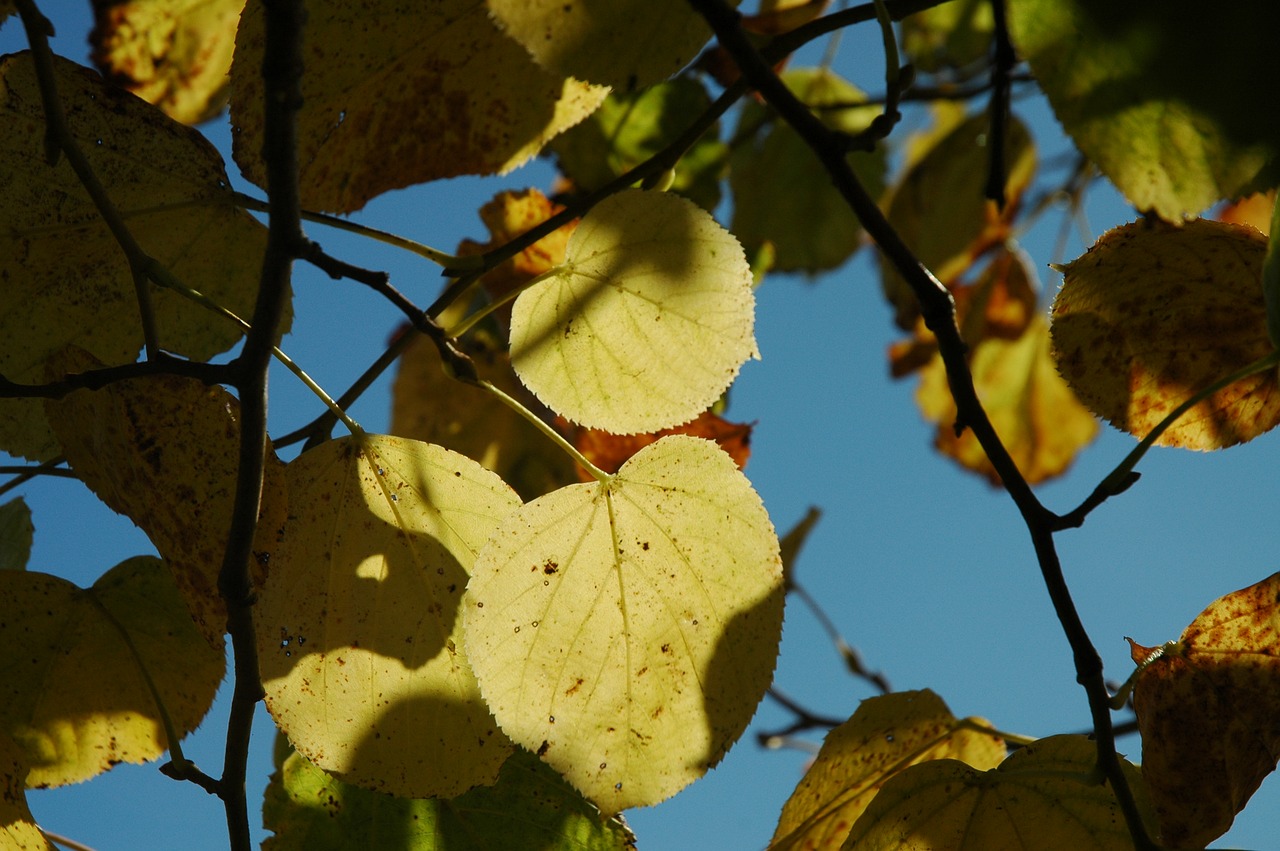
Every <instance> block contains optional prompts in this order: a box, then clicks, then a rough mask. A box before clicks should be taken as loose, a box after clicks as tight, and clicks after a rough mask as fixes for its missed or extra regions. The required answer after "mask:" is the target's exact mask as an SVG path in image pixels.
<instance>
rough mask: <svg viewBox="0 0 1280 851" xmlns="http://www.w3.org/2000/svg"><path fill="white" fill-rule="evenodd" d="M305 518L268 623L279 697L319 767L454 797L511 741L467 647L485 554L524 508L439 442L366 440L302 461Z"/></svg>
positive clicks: (326, 448) (279, 553) (276, 707)
mask: <svg viewBox="0 0 1280 851" xmlns="http://www.w3.org/2000/svg"><path fill="white" fill-rule="evenodd" d="M287 475H288V481H289V492H290V505H291V508H290V515H289V521H288V523H287V524H286V525H285V527H284V530H283V533H282V535H281V538H280V542H279V544H278V545H277V546H276V547H275V549H274V550H273V551H272V553H271V574H270V576H269V577H268V579H267V582H266V584H265V586H264V587H263V589H262V593H261V595H260V597H259V601H258V604H257V606H256V607H255V608H254V623H255V625H256V627H257V635H258V658H259V664H260V666H261V668H262V679H263V685H264V687H265V688H266V693H267V694H266V702H267V708H268V709H269V710H270V711H271V715H272V717H273V718H274V719H275V721H276V723H277V724H278V725H279V727H280V728H281V729H282V730H283V731H284V732H285V733H287V734H288V736H289V741H290V742H292V743H293V745H294V747H296V748H297V749H298V751H299V752H300V753H302V754H303V755H304V756H306V757H307V758H308V759H310V760H312V761H314V762H315V763H316V764H317V765H318V766H320V767H321V768H324V769H325V770H326V771H329V772H331V773H333V774H334V775H336V776H337V777H339V778H341V779H343V780H345V781H346V782H348V783H353V784H356V785H359V786H363V787H365V788H367V789H372V790H374V791H379V792H386V793H389V794H393V795H397V796H401V797H416V798H425V797H437V796H438V797H444V798H447V797H451V796H453V795H457V794H460V793H462V792H464V791H466V790H467V789H469V788H471V787H473V786H479V785H484V784H489V783H492V782H493V781H494V779H495V778H496V777H497V775H498V769H499V767H500V766H501V765H502V762H503V760H505V759H506V757H507V754H508V753H509V752H510V750H511V743H510V742H509V741H508V740H507V739H506V737H505V736H503V735H502V734H501V733H500V732H498V729H497V727H496V725H495V724H494V722H493V718H492V717H491V716H490V715H489V710H488V708H486V706H485V704H484V702H483V701H482V700H481V699H480V692H479V689H478V688H477V686H476V682H475V677H474V676H473V674H472V672H471V666H470V665H469V664H468V662H467V659H466V657H465V656H464V655H463V653H462V649H461V644H462V641H461V633H460V631H459V630H460V626H459V623H458V621H459V617H458V607H459V605H460V602H461V600H462V593H463V589H464V588H465V587H466V584H467V576H468V573H469V572H470V570H471V565H472V561H473V560H474V558H475V553H476V551H477V550H478V549H479V548H480V547H481V545H482V544H484V542H485V540H487V539H488V537H489V535H490V534H491V533H492V532H493V531H494V529H495V528H497V524H498V521H499V520H501V519H502V517H504V516H505V515H507V514H508V513H510V512H511V511H512V510H513V509H515V508H516V507H517V506H519V504H520V500H519V498H518V497H517V496H516V495H515V493H514V492H513V491H512V490H511V489H510V488H508V487H507V486H506V485H505V484H504V483H503V482H502V480H500V479H499V478H498V477H497V476H495V475H494V474H493V473H491V472H489V471H488V470H485V469H484V468H483V467H481V466H480V465H478V464H476V463H475V462H474V461H472V460H470V459H468V458H466V457H464V456H462V455H459V454H457V453H455V452H450V451H448V450H447V449H443V448H441V447H439V446H433V445H431V444H426V443H418V442H416V441H412V440H406V439H403V438H398V437H390V436H378V435H360V436H353V437H349V438H344V439H341V440H334V441H330V442H328V443H324V444H321V445H320V446H318V447H316V448H315V449H312V450H310V451H308V452H305V453H303V454H302V455H301V456H299V457H298V458H297V459H296V460H294V461H293V462H292V463H290V464H289V466H288V469H287Z"/></svg>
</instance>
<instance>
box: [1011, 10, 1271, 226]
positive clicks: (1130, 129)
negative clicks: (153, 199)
mask: <svg viewBox="0 0 1280 851" xmlns="http://www.w3.org/2000/svg"><path fill="white" fill-rule="evenodd" d="M1009 27H1010V35H1011V36H1012V38H1013V40H1014V44H1015V46H1016V47H1017V51H1018V55H1020V56H1022V57H1023V58H1025V59H1026V60H1027V61H1028V62H1029V63H1030V65H1031V69H1032V71H1033V72H1034V73H1035V76H1036V79H1037V80H1038V81H1039V83H1040V85H1041V88H1042V89H1043V90H1044V93H1045V94H1046V95H1047V96H1048V98H1049V103H1050V104H1051V105H1052V106H1053V110H1054V112H1055V114H1056V115H1057V117H1058V120H1059V121H1061V122H1062V126H1063V129H1065V130H1066V131H1067V133H1068V134H1070V136H1071V137H1072V139H1073V140H1074V141H1075V143H1076V145H1077V146H1078V147H1079V149H1080V152H1081V153H1082V154H1084V155H1085V157H1087V158H1088V159H1090V160H1092V161H1093V162H1094V163H1096V164H1097V165H1098V167H1099V168H1100V169H1101V170H1102V172H1103V173H1104V174H1105V175H1106V176H1107V177H1108V178H1110V179H1111V181H1112V182H1113V183H1114V184H1115V185H1116V186H1117V187H1118V188H1119V189H1120V191H1121V192H1123V193H1124V195H1125V197H1127V198H1128V199H1129V202H1130V203H1132V204H1133V206H1135V207H1137V208H1138V209H1139V210H1143V211H1146V210H1152V211H1154V212H1155V213H1156V214H1157V215H1159V216H1161V217H1162V218H1165V219H1168V220H1171V221H1180V220H1181V219H1182V218H1183V217H1184V216H1188V215H1194V214H1196V213H1199V212H1200V211H1202V210H1204V209H1205V208H1207V207H1209V206H1210V205H1211V204H1213V203H1215V202H1216V201H1218V200H1220V199H1223V198H1233V197H1236V196H1237V195H1240V194H1242V193H1244V192H1245V191H1248V190H1249V189H1250V187H1251V184H1253V183H1254V182H1255V181H1261V182H1263V183H1265V186H1253V187H1252V188H1254V189H1256V188H1266V187H1270V186H1273V185H1275V178H1276V176H1277V175H1276V174H1275V172H1274V167H1273V166H1269V165H1268V163H1273V164H1274V162H1275V161H1276V158H1277V155H1280V116H1277V115H1276V114H1275V112H1274V111H1269V110H1259V109H1258V108H1257V104H1260V103H1272V102H1275V101H1276V99H1277V98H1280V80H1278V79H1277V77H1276V75H1275V73H1274V67H1273V65H1274V63H1273V62H1272V60H1271V59H1269V58H1267V57H1269V56H1271V54H1272V52H1273V50H1274V39H1273V34H1274V33H1275V32H1276V30H1277V28H1278V27H1280V8H1278V7H1276V6H1275V5H1274V4H1270V3H1219V4H1214V6H1213V7H1212V8H1210V9H1206V8H1205V7H1204V5H1203V4H1201V3H1198V2H1196V0H1172V2H1167V3H1161V4H1159V5H1158V6H1145V5H1134V4H1129V3H1107V2H1099V0H1069V2H1062V1H1061V0H1015V2H1011V3H1010V4H1009ZM1188 57H1196V61H1194V62H1188Z"/></svg>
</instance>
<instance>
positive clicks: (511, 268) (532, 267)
mask: <svg viewBox="0 0 1280 851" xmlns="http://www.w3.org/2000/svg"><path fill="white" fill-rule="evenodd" d="M563 209H564V207H562V206H561V205H559V204H556V203H554V202H552V201H551V200H550V199H549V198H547V196H545V195H543V194H542V193H541V192H539V191H538V190H537V189H525V190H523V191H519V192H512V191H504V192H499V193H498V194H497V195H495V196H494V197H493V199H492V200H491V201H489V202H488V203H487V204H485V205H484V206H483V207H481V208H480V220H481V221H482V222H484V224H485V227H487V228H488V229H489V241H488V242H484V243H479V242H475V241H474V240H470V239H464V240H463V241H462V242H461V243H460V244H459V245H458V254H459V255H461V256H463V257H466V256H469V255H474V254H483V253H484V252H486V251H490V250H492V249H494V248H497V247H499V246H502V245H505V244H507V243H508V242H510V241H511V240H513V239H515V238H516V237H518V236H521V235H523V234H525V233H527V232H528V231H530V230H532V229H533V228H535V227H537V226H538V225H540V224H542V223H543V222H545V221H546V220H547V219H549V218H551V217H552V216H554V215H556V214H557V213H559V212H560V211H561V210H563ZM577 226H578V220H577V219H574V220H572V221H571V222H569V223H568V224H565V225H562V226H561V227H559V228H557V229H556V230H554V231H552V232H551V233H549V234H547V235H546V236H544V237H543V238H542V239H540V240H538V241H537V242H535V243H534V244H533V245H530V246H529V247H528V248H526V249H524V250H523V251H521V252H520V253H519V254H517V255H516V256H514V257H512V258H511V259H510V260H507V261H505V262H503V263H502V264H501V265H500V266H498V267H496V268H495V269H493V270H492V271H491V272H489V273H488V274H486V275H485V276H484V278H482V279H481V282H482V283H483V284H484V288H485V290H486V291H487V292H488V293H489V296H490V297H491V298H494V299H498V298H502V297H503V296H505V295H506V294H507V293H509V292H511V291H512V290H514V289H516V288H517V287H520V286H523V285H524V284H526V283H528V282H529V281H530V280H532V279H533V278H535V277H537V276H538V275H541V274H542V273H543V272H546V271H547V270H548V269H551V268H552V267H554V266H557V265H559V264H561V263H563V262H564V251H565V246H566V245H568V243H569V236H570V235H571V234H572V233H573V230H574V228H576V227H577Z"/></svg>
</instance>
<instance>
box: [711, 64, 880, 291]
mask: <svg viewBox="0 0 1280 851" xmlns="http://www.w3.org/2000/svg"><path fill="white" fill-rule="evenodd" d="M782 79H783V81H784V82H785V83H786V84H787V86H788V87H789V88H790V89H791V90H792V91H793V92H795V94H796V96H797V97H798V98H800V99H801V100H802V101H804V103H805V104H807V105H808V106H809V107H811V108H813V109H815V110H817V111H818V114H819V115H820V116H822V118H823V120H824V121H825V122H826V123H827V125H828V126H830V127H832V128H833V129H836V130H840V131H842V132H845V133H860V132H861V131H863V130H865V129H866V128H867V126H868V125H869V124H870V123H871V121H872V120H873V119H874V118H875V117H876V116H877V115H879V114H880V108H879V107H874V106H870V107H863V106H848V105H849V104H860V103H862V102H864V101H865V100H866V95H864V94H863V93H862V92H861V91H859V90H858V89H857V88H855V87H854V86H853V85H851V84H850V83H849V82H847V81H846V80H844V79H842V78H841V77H839V76H837V75H835V74H833V73H831V72H830V71H828V70H826V69H823V68H804V69H797V70H794V71H789V72H787V73H786V74H784V75H783V78H782ZM837 105H844V106H845V108H841V109H828V108H826V107H833V106H837ZM767 114H768V113H767V112H766V111H765V110H764V108H763V107H760V106H749V107H748V108H747V109H745V110H744V111H743V115H742V122H741V126H742V127H744V128H746V127H751V126H752V125H755V124H757V123H758V122H761V121H764V120H765V116H766V115H767ZM848 161H849V165H850V167H851V168H852V169H853V170H854V173H855V174H856V175H857V176H858V179H859V180H860V181H861V182H862V184H863V185H864V186H866V187H867V191H868V192H870V193H871V194H873V195H878V194H879V193H880V191H881V189H883V187H884V171H885V153H884V151H883V150H881V149H877V150H876V151H875V152H872V153H868V152H859V153H853V154H850V155H849V157H848ZM729 185H730V187H731V188H732V189H733V201H734V208H733V224H732V228H731V229H732V230H733V233H734V234H735V235H737V237H738V238H739V239H741V240H742V243H743V245H744V246H746V249H747V251H748V253H754V252H755V251H756V250H757V249H758V248H759V247H760V246H761V245H762V244H764V243H765V242H771V243H773V246H774V249H775V250H776V252H777V254H776V258H775V262H774V268H776V269H778V270H780V271H784V272H785V271H799V272H807V273H814V272H819V271H822V270H824V269H834V268H835V267H837V266H839V265H840V264H841V263H844V262H845V261H846V260H848V259H849V257H850V256H851V255H852V254H853V252H854V251H855V250H857V248H858V246H859V245H861V244H862V227H861V225H859V223H858V219H857V217H856V216H855V215H854V214H853V211H852V210H851V209H850V208H849V204H848V202H846V201H845V200H844V197H843V196H841V195H840V193H839V191H838V190H837V189H836V188H835V186H834V185H832V183H831V176H830V175H829V174H827V170H826V168H825V167H823V165H822V163H821V162H820V161H819V160H818V158H817V157H816V156H814V154H813V151H812V150H810V149H809V146H808V145H807V144H806V143H805V141H804V140H803V139H802V138H800V136H799V134H797V133H796V131H795V130H793V129H792V128H791V125H789V124H787V123H786V122H783V121H778V120H776V119H775V120H774V121H773V122H772V124H771V126H770V127H769V129H768V131H767V132H766V133H765V135H764V139H763V140H762V141H761V142H760V143H759V144H758V145H743V146H741V147H739V148H738V149H737V150H736V152H735V154H734V158H733V162H732V169H731V170H730V172H729Z"/></svg>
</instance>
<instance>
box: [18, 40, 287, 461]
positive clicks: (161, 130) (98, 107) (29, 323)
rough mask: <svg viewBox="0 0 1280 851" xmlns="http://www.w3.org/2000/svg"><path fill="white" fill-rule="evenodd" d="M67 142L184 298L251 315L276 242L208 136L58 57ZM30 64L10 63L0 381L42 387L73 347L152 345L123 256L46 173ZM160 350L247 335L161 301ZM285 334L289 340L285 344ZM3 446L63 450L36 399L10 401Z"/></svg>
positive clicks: (69, 184)
mask: <svg viewBox="0 0 1280 851" xmlns="http://www.w3.org/2000/svg"><path fill="white" fill-rule="evenodd" d="M54 70H55V73H56V78H57V84H58V92H59V95H60V97H61V99H62V102H63V104H64V105H65V108H66V111H67V122H68V124H69V126H70V129H71V134H72V136H74V138H75V139H76V141H77V143H78V145H79V147H80V149H81V150H82V151H83V153H84V154H85V156H86V158H87V159H88V161H89V164H90V166H92V167H93V170H94V172H95V174H97V176H98V179H99V180H100V181H101V182H102V185H103V187H104V188H105V189H106V191H107V193H108V194H109V195H110V196H111V199H112V201H113V202H114V204H115V206H116V207H117V208H118V209H119V210H120V212H121V214H122V215H123V216H124V217H125V222H126V224H127V225H128V227H129V229H130V231H131V232H132V233H133V235H134V237H135V238H136V239H137V240H138V242H139V243H140V244H141V245H142V247H143V248H144V249H145V250H146V251H148V252H149V253H150V254H151V256H152V257H154V258H155V259H156V260H158V261H159V262H160V263H161V264H163V265H164V266H165V267H166V268H168V269H169V271H171V272H172V273H173V274H174V275H175V276H176V277H177V278H178V279H179V280H180V281H182V282H183V283H184V284H185V285H187V286H189V287H191V288H193V289H196V290H199V291H200V292H202V293H204V294H205V295H207V296H208V297H209V298H211V299H213V300H214V301H216V302H218V303H219V304H221V305H223V306H224V307H226V308H228V309H230V310H232V311H234V312H236V313H238V314H239V315H241V316H246V317H247V316H251V315H252V312H253V304H254V297H255V295H256V294H257V291H258V278H259V275H260V273H261V271H262V270H261V264H262V255H261V252H262V250H263V249H264V248H265V246H266V239H265V237H266V230H265V229H264V228H263V227H262V225H260V224H259V223H258V222H257V221H255V220H254V219H253V217H252V216H249V215H248V214H247V213H245V212H243V211H241V210H236V209H235V208H234V207H232V201H231V188H230V186H229V185H228V183H227V176H226V172H225V171H224V170H223V166H222V158H221V157H220V156H219V155H218V152H217V151H216V150H214V148H213V146H212V145H210V144H209V143H208V142H207V141H206V140H205V139H204V138H203V137H202V136H201V135H200V134H199V133H197V132H196V131H195V130H192V129H191V128H188V127H183V126H182V125H180V124H178V123H176V122H174V121H173V120H172V119H170V118H168V117H167V116H165V115H164V114H163V113H162V112H160V111H159V110H158V109H156V108H155V107H153V106H150V105H149V104H146V103H144V102H143V101H141V100H139V99H137V98H135V97H134V96H133V95H130V94H128V93H125V92H121V91H120V90H118V89H115V88H113V87H110V86H107V85H106V84H105V83H103V82H102V80H101V78H99V77H98V75H97V74H94V73H93V72H91V71H89V70H87V69H85V68H82V67H80V66H78V65H76V64H74V63H72V62H69V61H67V60H63V59H58V58H57V57H55V64H54ZM44 127H45V124H44V109H43V107H42V106H41V101H40V93H39V90H38V87H37V85H36V77H35V69H34V66H33V64H32V60H31V57H30V55H29V54H19V55H17V56H10V57H5V58H4V59H2V60H0V185H2V186H4V187H5V202H4V204H3V205H0V280H3V281H4V282H5V284H4V286H3V287H0V316H4V318H5V333H4V334H3V335H0V374H2V375H4V376H5V377H6V378H8V379H10V380H12V381H20V382H39V381H43V380H44V378H45V374H44V366H45V361H46V360H47V359H48V358H49V357H50V356H51V355H52V354H53V353H54V352H56V351H58V350H59V349H61V348H62V347H63V345H65V344H67V343H74V344H75V345H77V346H79V347H81V348H83V349H86V350H88V351H90V352H92V353H93V354H94V355H95V356H96V357H97V358H98V359H99V360H100V361H103V362H105V363H107V364H112V365H115V364H121V363H128V362H131V361H133V360H134V358H135V357H136V356H137V353H138V349H139V348H140V347H141V345H142V328H141V324H140V322H139V318H138V304H137V298H136V297H135V295H134V284H133V278H132V276H131V274H130V271H129V267H128V263H127V262H126V260H125V258H124V255H123V254H122V253H121V251H120V246H119V244H118V243H117V242H116V240H115V239H114V237H112V235H111V233H110V231H108V230H107V227H106V225H105V224H103V222H102V220H101V219H100V218H99V216H98V214H97V211H96V208H95V207H94V205H93V203H92V202H91V201H90V199H89V196H88V194H87V193H86V192H85V190H84V187H83V186H81V184H80V181H79V180H78V179H77V178H76V176H75V173H74V172H73V171H72V170H71V168H70V167H69V166H68V165H67V164H66V163H65V162H63V163H61V164H60V165H57V166H51V165H49V164H48V163H47V162H46V160H45V152H44V137H45V134H44ZM152 299H153V303H154V308H155V315H156V324H157V326H158V330H159V337H160V340H159V342H160V345H161V347H162V348H165V349H167V350H168V351H170V352H175V353H177V354H181V355H184V356H186V357H190V358H192V359H194V360H206V359H208V358H210V357H212V356H213V355H215V354H217V353H218V352H221V351H223V350H225V349H227V348H229V347H230V346H231V345H232V344H234V343H235V342H236V341H237V340H238V339H239V338H240V329H239V328H238V327H237V326H236V325H235V324H233V323H231V322H228V321H227V320H226V319H224V318H222V317H220V316H216V315H214V314H213V313H210V312H209V311H208V310H206V309H205V308H203V307H200V306H198V305H196V304H194V303H192V302H190V301H188V300H187V299H185V298H183V297H182V296H180V295H178V294H177V293H175V292H172V291H170V290H160V289H158V288H153V292H152ZM286 330H287V326H286V327H285V328H282V329H281V333H284V331H286ZM0 446H3V447H4V448H5V449H7V450H8V451H10V452H16V453H19V454H22V455H25V456H27V457H30V458H41V459H46V458H51V457H53V456H54V455H56V454H57V447H56V444H55V443H54V441H53V438H52V435H51V434H50V432H49V428H48V424H47V423H46V422H45V420H44V416H43V411H42V409H41V407H40V403H39V401H38V400H34V401H33V400H9V399H6V400H3V401H0Z"/></svg>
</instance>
